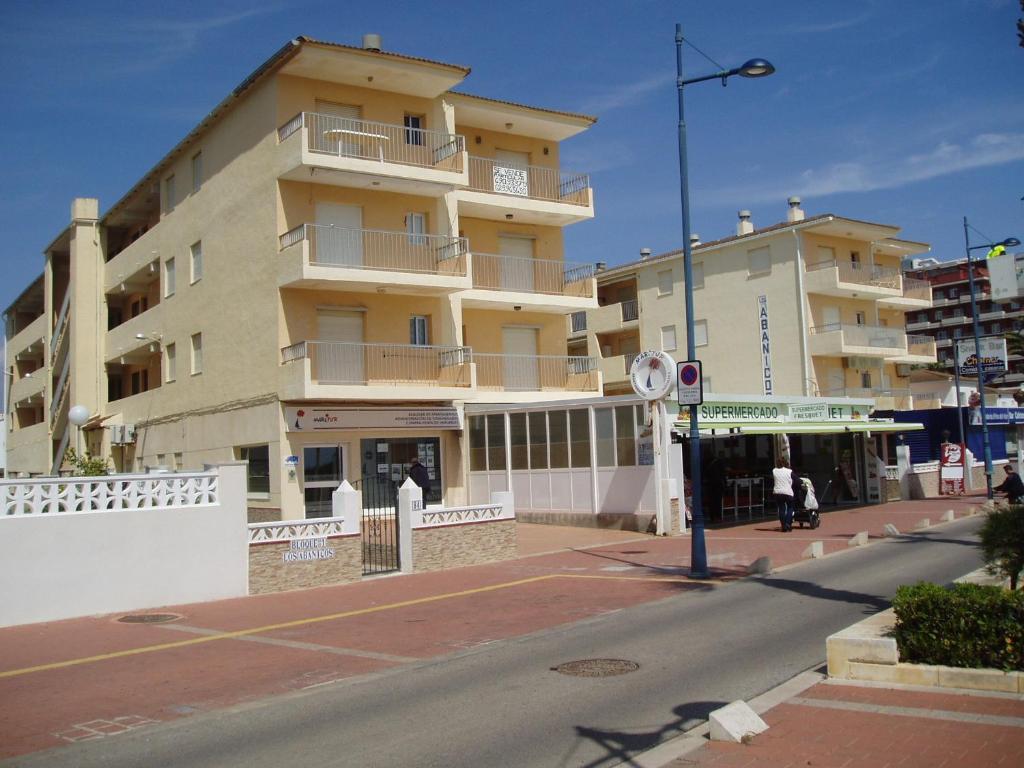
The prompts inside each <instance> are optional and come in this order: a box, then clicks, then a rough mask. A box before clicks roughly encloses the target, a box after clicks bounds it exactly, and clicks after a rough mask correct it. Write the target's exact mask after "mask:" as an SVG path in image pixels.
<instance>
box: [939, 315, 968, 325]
mask: <svg viewBox="0 0 1024 768" xmlns="http://www.w3.org/2000/svg"><path fill="white" fill-rule="evenodd" d="M969 322H971V318H970V317H969V316H967V315H954V316H953V317H944V318H942V319H941V320H939V325H947V326H948V325H963V324H964V323H969Z"/></svg>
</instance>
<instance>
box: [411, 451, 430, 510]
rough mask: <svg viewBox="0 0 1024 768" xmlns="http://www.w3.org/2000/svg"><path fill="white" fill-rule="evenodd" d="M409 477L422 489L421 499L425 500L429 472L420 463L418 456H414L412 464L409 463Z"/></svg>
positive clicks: (427, 491)
mask: <svg viewBox="0 0 1024 768" xmlns="http://www.w3.org/2000/svg"><path fill="white" fill-rule="evenodd" d="M409 477H410V478H412V481H413V482H414V483H416V485H418V486H419V487H420V490H422V491H423V500H424V501H426V499H427V494H428V493H430V472H429V471H427V468H426V467H424V466H423V465H422V464H420V459H419V456H416V457H414V458H413V460H412V464H410V465H409Z"/></svg>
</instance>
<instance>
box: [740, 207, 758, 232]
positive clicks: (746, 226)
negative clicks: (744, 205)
mask: <svg viewBox="0 0 1024 768" xmlns="http://www.w3.org/2000/svg"><path fill="white" fill-rule="evenodd" d="M737 215H738V216H739V217H740V220H739V223H738V224H737V225H736V234H737V235H749V234H750V233H751V232H753V231H754V223H753V222H752V221H751V220H750V211H739V212H738V213H737Z"/></svg>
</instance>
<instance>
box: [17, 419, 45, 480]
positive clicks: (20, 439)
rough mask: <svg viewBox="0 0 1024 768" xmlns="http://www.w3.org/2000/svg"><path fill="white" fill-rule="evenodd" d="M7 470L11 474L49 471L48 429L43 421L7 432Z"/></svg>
mask: <svg viewBox="0 0 1024 768" xmlns="http://www.w3.org/2000/svg"><path fill="white" fill-rule="evenodd" d="M7 471H8V473H9V474H10V475H11V476H13V475H14V474H15V473H20V472H31V473H33V474H46V473H47V472H49V471H50V429H49V425H48V424H47V423H46V422H45V421H41V422H40V423H38V424H33V425H31V426H28V427H22V428H21V429H13V430H11V431H10V432H8V433H7Z"/></svg>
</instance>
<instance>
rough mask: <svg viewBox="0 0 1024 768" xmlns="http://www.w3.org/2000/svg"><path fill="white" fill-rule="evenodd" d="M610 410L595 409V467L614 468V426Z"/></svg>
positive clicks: (611, 410)
mask: <svg viewBox="0 0 1024 768" xmlns="http://www.w3.org/2000/svg"><path fill="white" fill-rule="evenodd" d="M613 410H614V409H612V408H595V409H594V422H595V427H596V428H597V466H599V467H614V466H615V426H614V422H613V421H612V419H613V418H614V416H613Z"/></svg>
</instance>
